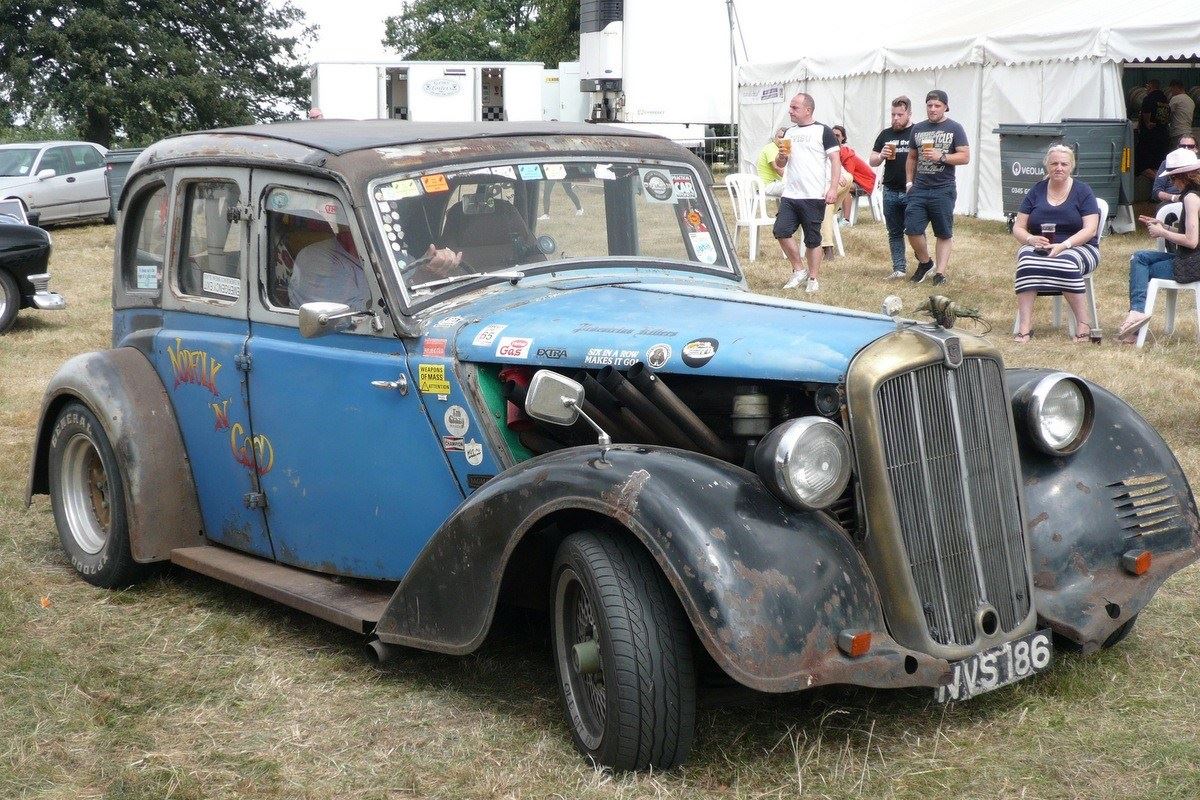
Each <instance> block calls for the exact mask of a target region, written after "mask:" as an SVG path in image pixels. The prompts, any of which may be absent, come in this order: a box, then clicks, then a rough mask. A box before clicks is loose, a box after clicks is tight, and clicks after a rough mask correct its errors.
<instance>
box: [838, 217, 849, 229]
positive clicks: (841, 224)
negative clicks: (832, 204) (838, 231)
mask: <svg viewBox="0 0 1200 800" xmlns="http://www.w3.org/2000/svg"><path fill="white" fill-rule="evenodd" d="M838 227H841V228H849V227H850V220H848V219H840V220H838Z"/></svg>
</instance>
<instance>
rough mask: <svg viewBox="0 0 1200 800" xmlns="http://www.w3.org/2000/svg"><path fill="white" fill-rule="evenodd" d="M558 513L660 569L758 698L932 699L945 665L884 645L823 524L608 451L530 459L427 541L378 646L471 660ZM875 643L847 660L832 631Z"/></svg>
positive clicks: (681, 457) (698, 461) (681, 463)
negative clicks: (524, 554)
mask: <svg viewBox="0 0 1200 800" xmlns="http://www.w3.org/2000/svg"><path fill="white" fill-rule="evenodd" d="M567 510H576V511H581V512H586V513H587V514H588V515H589V516H590V517H591V518H592V519H593V520H594V519H596V518H597V517H603V518H604V519H605V520H607V521H608V522H609V523H610V526H611V527H616V528H619V529H623V530H625V531H628V532H629V533H630V535H632V536H635V537H636V538H637V539H638V540H639V541H640V542H641V544H642V546H644V547H645V548H646V549H647V550H648V551H649V552H650V554H651V555H652V556H653V557H654V559H655V560H656V561H657V563H658V564H659V566H660V567H661V568H662V571H663V574H664V575H665V576H666V577H667V579H668V581H669V582H670V584H671V586H672V587H673V588H674V589H675V592H676V594H677V595H678V597H679V600H680V602H681V604H682V606H683V608H684V609H685V611H686V612H687V615H688V617H689V618H690V620H691V623H692V626H693V628H694V629H695V631H696V634H697V636H698V638H699V639H700V641H701V642H702V643H703V645H704V647H705V648H706V649H707V651H708V652H709V654H710V655H711V656H712V657H713V659H714V660H715V661H716V662H717V663H718V664H719V665H720V666H721V667H722V668H723V669H724V670H725V671H726V672H727V673H728V674H729V675H730V676H731V677H733V678H735V679H736V680H738V681H739V682H741V683H743V684H745V685H747V686H749V687H751V688H754V689H759V690H762V691H775V692H784V691H794V690H798V689H804V688H807V687H809V686H816V685H820V684H829V683H851V684H859V685H866V686H920V685H924V686H932V685H937V684H939V683H941V682H942V681H943V679H944V678H945V677H946V676H947V675H948V670H949V667H948V665H947V664H946V662H944V661H941V660H939V659H935V658H932V657H930V656H928V655H925V654H923V653H917V652H914V651H910V650H907V649H905V648H903V647H901V646H900V645H898V644H897V643H896V642H895V641H893V640H892V639H891V638H890V637H889V636H888V635H887V629H886V627H885V624H884V620H883V612H882V610H881V605H880V601H879V596H878V591H877V589H876V587H875V583H874V581H873V580H872V579H871V576H870V573H869V572H868V571H867V568H866V565H865V564H864V563H863V560H862V558H861V557H860V556H859V554H858V552H857V551H856V550H855V548H854V546H853V544H852V543H851V541H850V540H849V538H848V537H847V536H846V534H845V533H844V532H843V531H842V530H841V529H840V528H839V527H838V526H837V524H836V523H835V522H834V521H833V520H832V519H831V518H830V517H828V516H827V515H825V514H823V513H816V512H802V511H798V510H796V509H793V508H790V507H788V506H785V505H783V504H781V503H780V502H779V501H778V500H777V499H776V498H775V497H774V496H773V495H771V494H770V492H768V491H767V490H766V488H765V487H764V486H763V485H762V483H761V481H759V479H758V478H757V476H755V475H753V474H752V473H749V472H747V471H745V470H743V469H740V468H738V467H735V466H733V465H731V464H728V463H725V462H723V461H718V460H716V459H712V458H708V457H706V456H701V455H697V454H695V453H688V452H684V451H680V450H671V449H666V448H647V447H640V446H632V445H629V446H625V445H622V446H618V447H616V448H614V449H613V450H611V451H610V452H609V453H608V456H607V460H605V461H601V460H600V458H599V453H598V450H597V448H596V447H594V446H589V447H579V448H573V449H570V450H562V451H559V452H556V453H553V454H551V455H547V456H544V457H541V458H536V459H532V460H530V461H527V462H524V463H522V464H521V465H519V466H517V467H514V468H513V469H511V470H509V471H508V472H506V473H504V474H502V475H500V476H498V477H496V478H494V479H492V480H491V481H489V482H488V483H487V484H485V485H484V487H483V488H481V489H480V490H479V491H478V492H476V493H475V494H474V495H472V496H471V497H470V498H468V500H467V501H466V502H465V503H464V504H463V506H462V507H460V508H459V510H458V511H456V512H455V514H454V515H453V516H452V517H451V518H450V519H449V520H448V521H447V522H446V524H445V525H444V526H443V527H442V528H441V529H440V530H439V532H438V533H437V534H436V535H435V536H434V538H433V539H432V540H431V541H430V543H429V544H428V545H427V546H426V548H425V549H424V550H423V551H422V553H421V555H420V556H419V557H418V558H417V561H416V563H415V564H414V565H413V567H412V569H411V570H410V571H409V573H408V575H407V576H406V577H405V578H404V581H403V582H402V583H401V585H400V586H399V588H398V589H397V591H396V593H395V595H393V597H392V600H391V602H390V604H389V607H388V609H387V611H386V612H385V614H384V615H383V618H382V619H381V620H380V622H379V624H378V626H377V628H376V633H377V634H378V635H379V637H380V638H381V639H382V640H384V641H386V642H389V643H393V644H403V645H408V646H415V647H420V648H424V649H431V650H437V651H441V652H448V653H458V654H461V653H467V652H470V651H472V650H474V649H475V648H476V647H478V646H479V644H480V643H481V642H482V641H483V639H484V637H485V636H486V634H487V632H488V629H489V627H490V625H491V620H492V616H493V613H494V610H495V606H496V602H497V599H498V596H499V590H500V584H501V579H502V577H503V576H504V574H505V572H506V569H507V567H508V562H509V559H510V557H511V556H512V554H513V553H514V551H516V550H517V545H518V543H520V541H521V540H522V538H523V537H524V536H526V535H527V534H529V535H535V534H531V533H530V532H531V531H536V530H537V526H538V524H539V521H541V520H544V519H547V518H549V517H550V515H555V514H562V513H563V512H564V511H567ZM848 630H853V631H870V632H871V633H872V637H873V644H872V647H871V650H870V652H869V653H868V654H867V655H866V656H863V657H860V658H858V659H850V658H848V657H846V656H844V655H843V654H842V653H841V652H840V651H839V650H838V648H837V640H838V636H839V634H841V633H842V632H843V631H848Z"/></svg>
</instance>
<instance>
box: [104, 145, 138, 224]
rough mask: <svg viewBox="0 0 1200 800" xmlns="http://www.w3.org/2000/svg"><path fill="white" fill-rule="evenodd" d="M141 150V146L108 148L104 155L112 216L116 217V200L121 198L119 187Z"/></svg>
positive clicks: (122, 184) (122, 185) (120, 187)
mask: <svg viewBox="0 0 1200 800" xmlns="http://www.w3.org/2000/svg"><path fill="white" fill-rule="evenodd" d="M141 152H142V148H140V147H139V148H136V149H134V148H130V149H124V150H109V151H108V154H107V155H106V156H105V157H104V163H105V175H106V177H107V178H108V205H109V212H110V213H111V214H112V218H113V219H114V220H115V219H116V218H117V202H118V201H119V200H120V199H121V189H122V187H124V186H125V177H126V176H127V175H129V168H130V167H131V166H133V162H134V159H136V158H137V157H138V154H139V153H141Z"/></svg>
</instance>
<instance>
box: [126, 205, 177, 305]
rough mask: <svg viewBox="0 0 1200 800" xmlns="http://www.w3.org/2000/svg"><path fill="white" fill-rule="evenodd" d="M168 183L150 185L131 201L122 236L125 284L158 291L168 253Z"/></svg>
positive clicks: (130, 286)
mask: <svg viewBox="0 0 1200 800" xmlns="http://www.w3.org/2000/svg"><path fill="white" fill-rule="evenodd" d="M167 210H168V206H167V187H166V186H158V187H157V188H147V189H146V190H144V191H143V192H141V193H140V194H138V196H137V197H135V198H134V199H133V201H132V202H131V203H130V204H129V208H128V210H127V211H126V214H125V217H124V220H125V229H124V231H123V233H122V236H123V238H122V240H121V275H122V277H123V279H124V282H125V288H126V289H128V290H130V291H135V292H152V293H154V294H157V293H158V291H159V287H160V286H162V274H163V262H164V261H165V260H166V256H167Z"/></svg>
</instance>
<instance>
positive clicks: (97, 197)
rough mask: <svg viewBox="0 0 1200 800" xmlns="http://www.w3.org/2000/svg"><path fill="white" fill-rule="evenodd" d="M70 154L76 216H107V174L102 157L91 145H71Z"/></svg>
mask: <svg viewBox="0 0 1200 800" xmlns="http://www.w3.org/2000/svg"><path fill="white" fill-rule="evenodd" d="M70 153H71V162H72V164H73V165H74V172H73V173H72V175H71V177H73V178H75V183H74V186H75V191H76V194H77V197H78V198H79V208H78V209H76V214H78V215H79V216H81V217H98V216H102V215H103V216H107V215H108V212H109V203H108V174H107V170H106V169H105V163H104V155H103V154H102V153H101V152H100V150H99V149H98V148H97V147H96V146H95V145H91V144H75V145H71V147H70ZM68 182H69V181H68Z"/></svg>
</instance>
